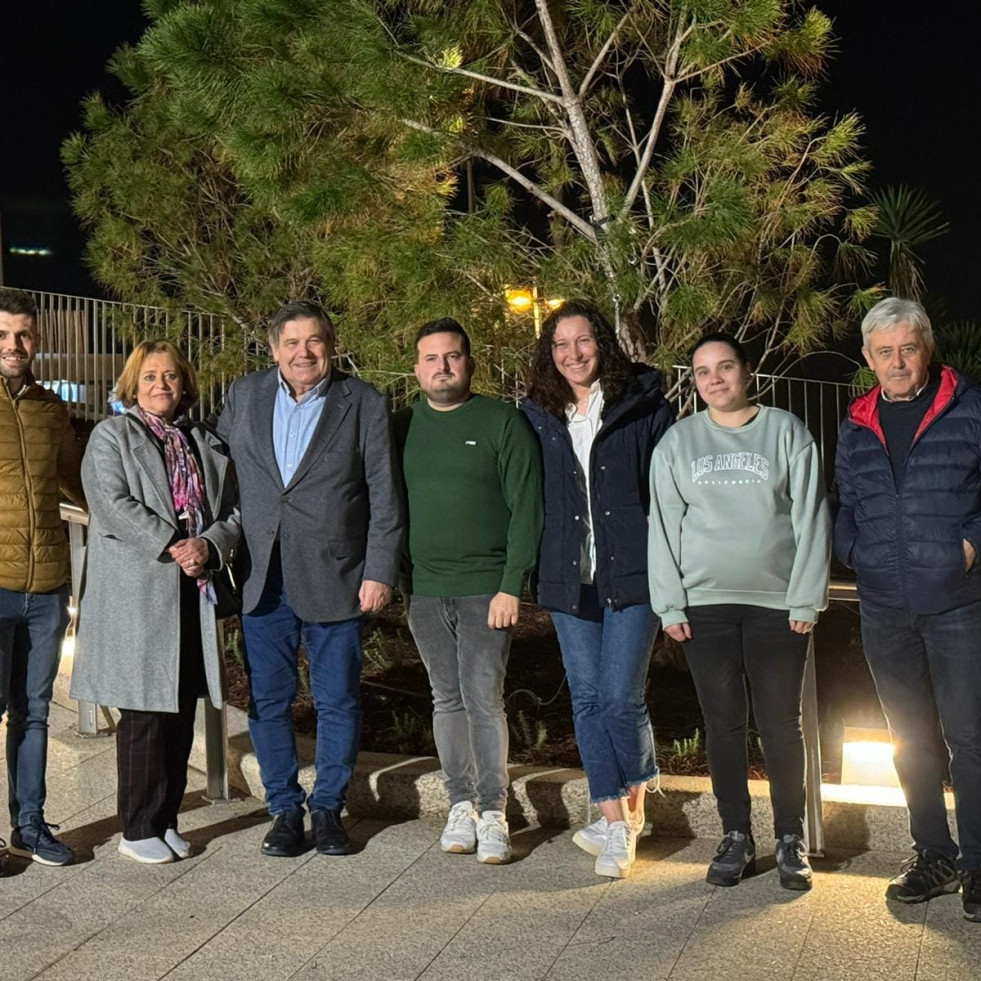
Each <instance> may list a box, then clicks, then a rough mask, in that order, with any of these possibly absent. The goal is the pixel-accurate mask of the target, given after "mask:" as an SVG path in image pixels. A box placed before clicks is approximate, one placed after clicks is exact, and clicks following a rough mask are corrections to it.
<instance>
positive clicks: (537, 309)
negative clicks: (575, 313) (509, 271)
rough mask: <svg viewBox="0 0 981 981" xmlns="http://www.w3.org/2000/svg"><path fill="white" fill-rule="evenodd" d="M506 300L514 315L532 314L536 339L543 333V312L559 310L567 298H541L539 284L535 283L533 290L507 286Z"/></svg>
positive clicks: (525, 287) (524, 287)
mask: <svg viewBox="0 0 981 981" xmlns="http://www.w3.org/2000/svg"><path fill="white" fill-rule="evenodd" d="M504 299H505V300H506V301H507V304H508V306H509V307H510V308H511V310H512V311H513V312H514V313H517V314H521V315H522V316H526V315H527V314H529V313H530V314H531V315H532V317H533V318H534V321H535V337H539V336H540V335H541V333H542V310H543V309H544V308H545V307H547V308H548V311H549V313H551V312H552V311H553V310H557V309H558V308H559V307H560V306H562V304H563V303H565V298H564V297H561V296H557V297H553V298H552V299H548V298H544V297H541V296H540V295H539V293H538V284H537V283H535V284H534V285H533V286H532V287H531V288H529V287H527V286H507V287H505V289H504Z"/></svg>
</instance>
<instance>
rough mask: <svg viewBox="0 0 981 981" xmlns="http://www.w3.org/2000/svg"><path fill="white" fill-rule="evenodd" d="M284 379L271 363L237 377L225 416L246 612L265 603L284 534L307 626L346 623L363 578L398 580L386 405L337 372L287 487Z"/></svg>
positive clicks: (295, 597) (289, 574)
mask: <svg viewBox="0 0 981 981" xmlns="http://www.w3.org/2000/svg"><path fill="white" fill-rule="evenodd" d="M278 381H279V371H278V369H277V368H270V369H268V370H266V371H259V372H256V373H254V374H251V375H246V377H244V378H240V379H238V380H237V381H235V382H233V383H232V385H231V387H230V388H229V390H228V395H227V396H226V399H225V407H224V409H223V410H222V413H221V418H220V419H219V420H218V433H219V435H220V436H221V437H222V438H223V439H224V440H225V441H226V442H227V443H228V446H229V448H230V450H231V454H232V459H233V460H234V461H235V468H236V472H237V474H238V481H239V487H240V491H241V495H242V531H243V534H244V539H245V545H244V548H243V549H242V550H241V561H239V560H237V564H236V571H237V573H238V581H239V582H240V583H244V586H243V602H242V605H243V611H244V612H245V613H249V612H251V611H252V610H254V609H255V607H256V605H257V604H258V602H259V598H260V597H261V595H262V589H263V585H264V584H265V581H266V574H267V572H268V570H269V560H270V557H271V555H272V551H273V546H274V544H275V543H276V541H277V538H278V540H279V544H280V554H281V557H282V566H283V584H284V587H285V590H286V597H287V601H288V602H289V604H290V606H291V607H292V609H293V612H294V613H295V614H296V615H297V616H298V617H299V618H300V619H301V620H304V621H306V622H308V623H316V622H331V621H337V620H348V619H351V618H352V617H356V616H359V615H360V612H361V610H360V606H359V603H358V591H359V589H360V587H361V583H362V582H363V581H364V580H365V579H371V580H374V581H376V582H383V583H388V584H389V585H393V586H394V585H395V583H396V582H397V574H398V565H399V554H400V549H401V544H402V530H403V523H404V522H403V507H402V499H401V493H400V484H399V481H398V478H397V471H396V465H395V457H394V452H393V447H392V436H391V424H390V419H389V413H388V403H387V400H386V399H385V397H384V396H383V395H381V394H380V393H379V392H378V391H376V390H375V389H374V388H372V387H371V385H368V384H367V383H365V382H363V381H360V380H359V379H357V378H352V377H350V376H349V375H346V374H344V373H343V372H340V371H337V370H332V371H331V379H330V384H329V385H328V386H327V390H326V393H325V395H324V399H325V404H324V408H323V413H322V414H321V417H320V421H319V422H318V423H317V428H316V429H315V430H314V433H313V437H312V439H311V440H310V445H309V446H308V447H307V451H306V453H305V454H304V456H303V459H302V460H301V461H300V464H299V466H298V467H297V468H296V473H295V474H294V475H293V477H292V479H291V480H290V482H289V484H288V485H287V486H285V487H284V486H283V481H282V478H281V477H280V474H279V467H278V466H277V464H276V455H275V451H274V448H273V437H272V426H273V407H274V404H275V399H276V386H277V384H278Z"/></svg>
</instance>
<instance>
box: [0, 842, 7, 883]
mask: <svg viewBox="0 0 981 981" xmlns="http://www.w3.org/2000/svg"><path fill="white" fill-rule="evenodd" d="M6 851H7V843H6V842H5V841H4V840H3V838H0V879H2V878H3V877H4V876H5V875H6V874H7V855H6Z"/></svg>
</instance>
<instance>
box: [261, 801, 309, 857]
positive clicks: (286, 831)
mask: <svg viewBox="0 0 981 981" xmlns="http://www.w3.org/2000/svg"><path fill="white" fill-rule="evenodd" d="M306 850H307V842H306V838H304V836H303V808H302V807H297V808H296V809H295V810H292V811H284V812H283V813H282V814H277V815H276V816H275V817H274V818H273V826H272V827H271V828H270V829H269V831H267V832H266V837H265V838H263V839H262V854H263V855H268V856H270V858H294V857H295V856H296V855H302V854H303V853H304V852H305V851H306Z"/></svg>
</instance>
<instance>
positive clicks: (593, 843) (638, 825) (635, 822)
mask: <svg viewBox="0 0 981 981" xmlns="http://www.w3.org/2000/svg"><path fill="white" fill-rule="evenodd" d="M628 823H629V824H630V827H631V828H632V829H633V832H634V837H635V838H639V837H640V836H641V835H642V834H643V832H644V824H645V819H644V804H643V801H641V804H640V807H638V808H637V810H636V811H634V813H633V814H631V815H630V817H629V818H628ZM609 832H610V825H609V822H608V821H607V820H606V818H605V817H601V818H600V819H599V820H598V821H594V822H593V823H592V824H587V825H586V827H585V828H580V829H579V830H578V831H577V832H576V833H575V834H574V835H573V836H572V842H573V844H575V845H578V846H579V847H580V848H581V849H582V850H583V851H584V852H587V853H588V854H589V855H599V853H600V852H601V851H603V846H604V845H605V844H606V838H607V835H608V834H609ZM635 847H636V846H635Z"/></svg>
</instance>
